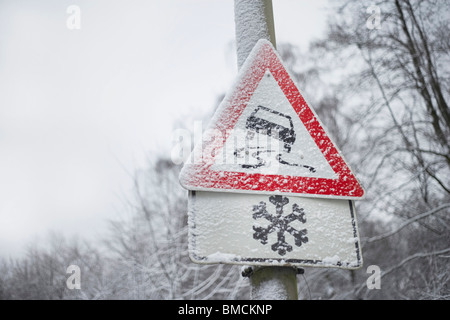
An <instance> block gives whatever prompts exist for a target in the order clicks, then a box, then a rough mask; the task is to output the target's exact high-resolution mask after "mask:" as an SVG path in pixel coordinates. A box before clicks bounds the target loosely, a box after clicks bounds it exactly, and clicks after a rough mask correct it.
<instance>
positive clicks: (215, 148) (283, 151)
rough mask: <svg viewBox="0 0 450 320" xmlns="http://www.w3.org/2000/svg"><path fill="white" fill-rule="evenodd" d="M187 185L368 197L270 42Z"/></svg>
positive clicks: (196, 155) (201, 150) (223, 113)
mask: <svg viewBox="0 0 450 320" xmlns="http://www.w3.org/2000/svg"><path fill="white" fill-rule="evenodd" d="M180 182H181V184H182V185H183V187H185V188H186V189H188V190H197V191H216V192H243V193H257V194H290V195H296V196H306V197H321V198H333V199H351V200H355V199H360V198H362V196H363V195H364V190H363V188H362V187H361V185H360V184H359V182H358V181H357V179H356V178H355V176H354V175H353V173H352V172H351V170H350V168H349V166H348V165H347V164H346V162H345V161H344V159H343V157H342V156H341V154H340V152H339V151H338V149H337V147H336V146H335V145H334V143H333V142H332V141H331V139H330V138H329V135H328V134H327V133H326V131H325V129H324V127H323V125H322V124H321V123H320V121H319V119H318V118H317V115H316V114H315V112H314V111H313V110H312V109H311V108H310V107H309V106H308V104H307V103H306V101H305V100H304V99H303V97H302V95H301V94H300V92H299V90H298V89H297V87H296V85H295V84H294V82H293V80H292V78H291V77H290V76H289V74H288V72H287V71H286V68H285V67H284V66H283V64H282V62H281V59H280V57H279V56H278V54H277V53H276V51H275V49H274V48H273V46H272V45H271V43H270V42H269V41H267V40H260V41H259V42H258V43H257V44H256V46H255V47H254V49H253V50H252V52H251V53H250V55H249V57H248V58H247V60H246V61H245V63H244V65H243V66H242V68H241V71H240V73H239V75H238V78H237V81H236V83H235V85H234V87H233V89H232V90H231V91H230V92H229V93H228V94H227V96H226V97H225V99H224V101H223V102H222V103H221V105H220V106H219V108H218V110H217V111H216V113H215V115H214V117H213V119H212V120H211V122H210V124H209V126H208V128H207V130H205V132H204V134H203V139H202V141H201V143H199V144H197V145H196V146H195V148H194V150H193V152H192V153H191V157H190V158H189V161H188V162H187V163H186V164H185V165H184V167H183V169H182V171H181V174H180Z"/></svg>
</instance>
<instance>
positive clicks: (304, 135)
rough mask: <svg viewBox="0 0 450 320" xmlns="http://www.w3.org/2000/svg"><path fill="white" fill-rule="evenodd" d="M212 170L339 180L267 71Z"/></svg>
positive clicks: (219, 153)
mask: <svg viewBox="0 0 450 320" xmlns="http://www.w3.org/2000/svg"><path fill="white" fill-rule="evenodd" d="M211 169H212V170H215V171H219V172H223V171H231V172H245V173H263V174H272V175H275V174H276V175H282V176H296V175H301V176H302V177H315V178H326V179H337V178H338V177H337V175H336V173H335V172H334V171H333V169H332V168H331V166H330V165H329V163H328V161H327V160H326V159H325V157H324V155H323V154H322V152H321V151H320V150H319V147H318V146H317V144H316V143H315V142H314V140H313V139H312V137H311V135H310V134H309V133H308V131H307V130H306V127H305V126H304V125H303V123H302V121H301V120H300V118H299V117H298V115H297V114H296V113H295V110H294V109H293V108H292V106H291V104H290V102H289V101H288V99H287V98H286V96H285V95H284V93H283V92H282V91H281V88H280V86H279V85H278V83H277V82H276V80H275V78H274V77H273V76H272V74H271V72H270V71H269V70H267V71H266V73H265V74H264V76H263V78H262V79H261V81H260V82H259V84H258V86H257V88H256V90H255V92H254V93H253V95H252V97H251V99H250V101H249V102H248V105H247V107H246V108H245V109H244V111H243V112H242V114H241V116H240V117H239V119H238V120H237V122H236V124H235V127H234V130H232V131H231V132H230V135H229V136H228V138H227V141H226V143H225V145H224V147H223V148H222V149H220V151H219V152H218V154H217V156H216V157H215V162H214V164H213V165H212V166H211Z"/></svg>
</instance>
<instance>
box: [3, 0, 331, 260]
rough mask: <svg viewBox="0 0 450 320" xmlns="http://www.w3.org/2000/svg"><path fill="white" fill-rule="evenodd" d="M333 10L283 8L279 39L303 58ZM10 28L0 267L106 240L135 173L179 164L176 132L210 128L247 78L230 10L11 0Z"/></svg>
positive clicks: (285, 0)
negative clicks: (227, 95)
mask: <svg viewBox="0 0 450 320" xmlns="http://www.w3.org/2000/svg"><path fill="white" fill-rule="evenodd" d="M326 3H327V2H326V1H325V0H321V1H317V0H316V1H312V0H273V6H274V16H275V30H276V38H277V41H278V42H290V43H292V44H294V45H297V46H299V47H300V48H301V49H302V50H305V49H306V47H307V45H308V43H309V41H310V40H311V39H312V38H315V37H319V36H320V35H321V34H322V32H323V31H324V29H325V24H326V16H325V13H326V12H325V10H324V9H325V8H326ZM69 5H78V6H79V7H80V9H81V29H80V30H69V29H68V28H67V27H66V20H67V18H68V17H69V14H67V13H66V9H67V7H68V6H69ZM0 30H1V32H0V257H1V256H3V257H6V256H18V255H19V254H21V253H22V252H23V248H24V246H25V245H26V244H28V243H30V242H31V241H33V240H34V239H35V238H36V237H41V236H45V234H46V233H47V231H48V230H55V231H59V232H63V233H64V234H66V235H68V236H71V235H74V234H80V235H82V236H83V237H87V238H89V237H93V238H95V236H97V235H101V234H103V233H104V231H105V228H106V224H107V223H106V220H107V219H109V218H114V217H116V216H117V214H118V213H120V208H121V206H122V204H123V201H124V200H123V199H124V198H126V197H127V194H128V192H130V190H131V189H132V186H131V179H130V177H129V175H128V174H127V171H129V172H134V171H135V170H137V169H140V168H144V167H145V166H146V163H147V162H146V159H148V156H149V155H150V154H152V153H155V152H156V153H158V154H164V153H166V154H167V155H169V152H170V150H171V148H172V141H171V134H172V131H173V129H174V124H173V122H174V121H175V120H179V119H180V118H181V119H182V115H186V114H190V117H192V118H194V119H195V113H198V114H199V116H198V119H201V118H202V116H203V113H202V112H206V111H209V110H210V109H211V108H212V107H213V105H214V103H215V101H216V97H217V95H219V94H221V93H224V92H225V91H226V90H227V89H228V88H229V87H231V84H232V81H233V79H234V77H235V76H236V72H237V67H236V54H235V52H234V48H231V47H230V45H231V44H232V43H233V41H234V37H235V35H234V12H233V1H232V0H164V1H163V0H158V1H155V0H153V1H150V0H147V1H145V0H142V1H138V0H128V1H107V0H85V1H82V0H71V1H65V0H58V1H56V0H40V1H31V0H29V1H14V0H6V1H1V2H0ZM193 114H194V115H193ZM192 126H193V124H189V123H188V124H186V127H187V128H191V127H192Z"/></svg>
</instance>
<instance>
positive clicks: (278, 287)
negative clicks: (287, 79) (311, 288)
mask: <svg viewBox="0 0 450 320" xmlns="http://www.w3.org/2000/svg"><path fill="white" fill-rule="evenodd" d="M234 12H235V18H234V20H235V26H236V50H237V61H238V68H240V67H241V66H242V64H243V63H244V61H245V59H246V58H247V56H248V55H249V54H250V52H251V51H252V49H253V47H254V46H255V44H256V42H258V40H260V39H266V40H269V41H270V42H271V43H272V44H273V46H274V47H275V48H276V40H275V27H274V19H273V7H272V0H235V1H234ZM296 275H297V269H296V268H291V267H272V266H270V267H253V269H252V271H251V272H248V273H247V276H249V277H250V283H251V286H252V288H251V298H252V299H255V300H297V299H298V290H297V278H296Z"/></svg>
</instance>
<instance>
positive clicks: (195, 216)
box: [189, 191, 362, 269]
mask: <svg viewBox="0 0 450 320" xmlns="http://www.w3.org/2000/svg"><path fill="white" fill-rule="evenodd" d="M189 254H190V257H191V259H192V260H193V261H194V262H197V263H205V264H209V263H230V264H244V265H270V266H273V265H279V266H286V265H292V266H314V267H339V268H344V269H357V268H359V267H361V266H362V256H361V250H360V242H359V235H358V230H357V223H356V217H355V208H354V205H353V201H351V200H340V199H317V198H305V197H295V196H290V195H265V194H242V193H229V192H227V193H223V192H203V191H191V192H190V193H189Z"/></svg>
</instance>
